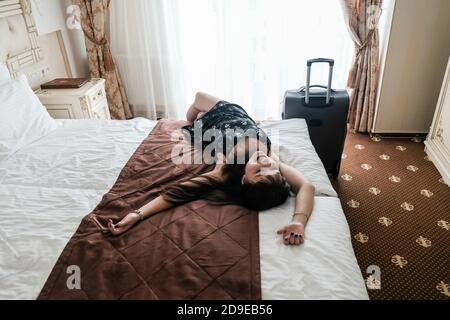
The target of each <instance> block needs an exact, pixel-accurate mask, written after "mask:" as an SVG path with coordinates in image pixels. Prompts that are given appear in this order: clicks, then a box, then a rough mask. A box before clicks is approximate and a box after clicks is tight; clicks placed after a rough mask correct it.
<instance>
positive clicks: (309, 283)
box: [0, 118, 368, 299]
mask: <svg viewBox="0 0 450 320" xmlns="http://www.w3.org/2000/svg"><path fill="white" fill-rule="evenodd" d="M57 122H58V128H57V129H55V130H53V131H52V132H50V133H49V134H47V135H45V136H44V137H43V138H41V139H39V140H37V141H34V142H33V143H31V144H29V145H26V146H24V147H22V148H21V149H19V150H17V151H16V152H15V153H14V154H12V155H10V156H8V157H6V158H3V160H2V161H1V162H0V219H1V221H2V223H1V225H0V287H1V288H2V290H1V291H0V299H35V298H36V297H37V295H38V294H39V292H40V290H41V288H42V286H43V285H44V283H45V281H46V279H47V277H48V275H49V273H50V271H51V269H52V267H53V265H54V264H55V262H56V260H57V258H58V256H59V254H60V253H61V251H62V250H63V248H64V246H65V244H66V243H67V241H68V240H69V238H70V237H71V235H72V234H73V233H74V232H75V230H76V228H77V227H78V225H79V223H80V221H81V219H82V218H83V216H85V215H86V214H87V213H89V212H90V211H92V209H93V208H94V207H95V206H96V205H97V204H98V203H99V201H100V200H101V198H102V196H103V194H105V193H106V192H107V191H108V190H109V188H111V186H112V185H113V184H114V182H115V180H116V179H117V176H118V174H119V173H120V170H121V169H122V167H123V166H124V165H125V163H126V162H127V160H128V159H129V158H130V156H131V155H132V154H133V152H134V150H135V149H136V148H137V147H138V146H139V144H140V143H141V141H142V140H143V139H144V138H145V137H146V136H147V135H148V134H149V132H150V131H151V130H152V128H153V127H154V126H155V124H156V122H155V121H151V120H147V119H143V118H138V119H134V120H128V121H105V120H58V121H57ZM262 127H263V128H264V129H265V130H266V131H267V132H268V133H269V135H270V137H271V139H272V140H273V141H274V144H275V148H278V149H279V154H280V158H281V159H282V160H283V161H286V162H287V163H289V164H291V165H293V166H295V167H297V168H298V169H299V170H301V171H302V172H303V173H304V174H305V175H306V176H307V177H308V178H309V179H310V180H311V181H313V183H314V184H315V185H316V189H317V190H316V197H315V206H314V211H313V214H312V217H311V220H310V222H309V224H308V226H307V229H306V241H305V244H304V245H303V246H301V247H291V246H285V245H284V244H282V243H281V239H280V238H279V237H278V236H277V235H276V233H275V231H276V227H278V226H280V225H282V224H284V223H285V222H288V221H289V219H290V216H291V213H292V210H293V206H294V198H293V197H291V198H289V200H288V201H287V202H286V203H285V204H284V205H282V206H280V207H277V208H274V209H271V210H268V211H264V212H260V213H259V235H260V257H261V261H260V262H261V289H262V298H263V299H368V295H367V291H366V289H365V283H364V280H363V278H362V275H361V272H360V269H359V267H358V264H357V261H356V258H355V255H354V252H353V248H352V246H351V239H350V232H349V228H348V225H347V222H346V220H345V217H344V214H343V211H342V208H341V204H340V201H339V199H338V198H337V197H336V193H335V192H334V190H333V188H332V187H331V185H330V183H329V181H328V178H327V177H326V174H325V172H324V169H323V167H322V165H321V163H320V161H319V160H318V157H317V154H316V153H315V151H314V148H313V146H312V145H311V143H310V140H309V137H308V131H307V128H306V124H305V122H304V121H303V120H301V119H293V120H287V121H268V122H263V123H262Z"/></svg>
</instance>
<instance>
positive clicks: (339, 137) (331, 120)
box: [282, 58, 349, 179]
mask: <svg viewBox="0 0 450 320" xmlns="http://www.w3.org/2000/svg"><path fill="white" fill-rule="evenodd" d="M318 62H325V63H328V64H329V66H330V69H329V70H330V71H329V76H328V86H327V87H325V86H321V85H313V86H311V85H310V80H311V66H312V65H313V64H314V63H318ZM333 67H334V60H332V59H324V58H319V59H311V60H308V62H307V76H306V86H305V87H302V88H300V89H297V90H288V91H286V93H285V96H284V104H283V113H282V118H283V119H291V118H303V119H305V120H306V123H307V124H308V130H309V135H310V138H311V141H312V144H313V145H314V148H315V149H316V152H317V154H318V155H319V157H320V160H322V163H323V165H324V167H325V170H326V172H327V173H328V174H329V175H330V176H332V177H333V178H334V179H335V178H336V177H337V176H338V174H339V168H340V165H341V159H342V151H343V149H344V142H345V137H346V135H347V114H348V106H349V97H348V93H347V91H346V90H332V89H331V81H332V77H333ZM311 88H314V89H315V90H311Z"/></svg>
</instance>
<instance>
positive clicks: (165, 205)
mask: <svg viewBox="0 0 450 320" xmlns="http://www.w3.org/2000/svg"><path fill="white" fill-rule="evenodd" d="M171 207H173V204H171V203H170V202H168V201H166V200H164V198H163V197H162V196H158V197H157V198H155V199H153V200H152V201H150V202H149V203H147V204H146V205H144V206H143V207H141V208H140V211H141V214H138V213H136V212H130V213H129V214H127V215H126V216H125V217H124V218H123V219H122V220H120V221H119V222H118V223H116V224H114V223H113V222H112V220H111V219H110V220H109V222H108V227H109V231H110V232H111V233H112V234H114V235H118V234H121V233H124V232H125V231H127V230H128V229H130V228H131V227H132V226H134V225H135V224H136V223H137V222H139V221H140V220H144V219H146V218H148V217H150V216H152V215H154V214H157V213H158V212H161V211H164V210H166V209H169V208H171ZM141 217H142V218H141Z"/></svg>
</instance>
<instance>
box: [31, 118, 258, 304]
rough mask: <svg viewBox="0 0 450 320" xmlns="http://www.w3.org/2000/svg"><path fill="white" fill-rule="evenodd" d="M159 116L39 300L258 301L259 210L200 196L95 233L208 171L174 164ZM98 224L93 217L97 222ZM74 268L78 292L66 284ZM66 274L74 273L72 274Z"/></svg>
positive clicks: (173, 124) (167, 129)
mask: <svg viewBox="0 0 450 320" xmlns="http://www.w3.org/2000/svg"><path fill="white" fill-rule="evenodd" d="M185 124H186V123H185V122H184V121H170V120H160V121H159V122H158V124H157V125H156V127H155V128H154V129H153V130H152V132H151V133H150V134H149V136H148V137H147V138H146V139H145V140H144V141H143V142H142V143H141V145H140V146H139V147H138V149H137V150H136V151H135V153H134V154H133V156H132V157H131V158H130V160H129V161H128V163H127V164H126V166H125V167H124V168H123V169H122V171H121V173H120V175H119V177H118V179H117V181H116V183H115V184H114V186H113V187H112V188H111V190H110V191H109V192H108V193H107V194H105V195H104V196H103V199H102V200H101V202H100V204H98V206H97V207H96V208H95V209H94V211H93V212H92V213H90V214H89V215H87V216H86V217H84V218H83V220H82V221H81V224H80V226H79V227H78V229H77V231H76V232H75V234H74V235H73V236H72V238H71V239H70V241H69V242H68V244H67V245H66V247H65V248H64V250H63V252H62V254H61V256H60V257H59V259H58V261H57V262H56V264H55V266H54V268H53V270H52V271H51V273H50V276H49V277H48V279H47V281H46V283H45V286H44V288H43V289H42V291H41V293H40V295H39V297H38V299H260V298H261V287H260V265H259V239H258V215H257V214H256V213H255V212H252V211H249V210H247V209H245V208H243V207H239V206H236V205H215V204H212V203H210V202H208V201H205V200H200V201H194V202H191V203H188V204H186V205H182V206H178V207H175V208H172V209H169V210H166V211H164V212H161V213H159V214H157V215H155V216H153V217H150V218H148V219H146V220H144V221H143V222H141V223H139V224H137V225H135V226H134V227H133V228H132V229H130V230H129V231H128V232H126V233H124V234H122V235H120V236H113V235H111V234H109V233H105V232H101V229H100V227H99V225H98V222H100V224H101V225H105V226H106V225H107V220H108V219H109V218H111V219H113V220H114V221H117V220H119V219H120V218H121V217H123V216H125V215H126V214H127V213H128V212H129V211H130V210H132V209H136V208H138V207H140V206H142V205H143V204H145V203H146V202H148V201H150V200H151V199H153V198H154V197H156V196H157V195H158V193H159V192H160V191H161V187H162V186H165V185H168V184H170V183H173V182H176V181H178V180H180V179H182V178H185V177H186V176H190V175H193V174H195V173H201V172H205V171H208V170H210V169H211V168H210V167H208V166H206V165H175V164H174V163H173V162H172V161H171V152H172V148H173V146H174V145H175V143H177V142H176V141H173V139H171V133H172V132H173V131H174V130H178V129H180V127H181V126H182V125H185ZM96 221H98V222H96ZM69 266H77V267H79V276H80V278H79V280H80V282H79V284H80V289H78V288H77V287H75V288H74V286H73V285H68V283H71V281H72V280H73V279H74V278H73V275H75V273H74V272H73V269H71V268H70V267H69ZM70 277H72V278H70Z"/></svg>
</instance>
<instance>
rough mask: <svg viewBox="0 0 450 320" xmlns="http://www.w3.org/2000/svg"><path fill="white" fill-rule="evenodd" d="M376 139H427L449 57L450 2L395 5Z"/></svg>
mask: <svg viewBox="0 0 450 320" xmlns="http://www.w3.org/2000/svg"><path fill="white" fill-rule="evenodd" d="M386 49H387V51H386V54H385V60H384V61H383V64H384V66H385V68H384V70H383V72H382V74H381V79H380V81H381V82H380V88H379V89H380V92H379V94H380V95H379V99H378V105H377V111H376V118H375V125H374V130H373V131H374V133H421V132H423V133H425V132H428V131H429V127H430V125H431V122H432V119H433V115H434V109H435V107H436V103H437V99H438V97H439V91H440V88H441V85H442V80H443V76H444V72H445V67H446V63H447V59H448V56H449V55H450V1H449V0H426V1H425V0H396V1H395V8H394V11H393V19H392V25H391V29H390V36H389V43H388V47H387V48H386Z"/></svg>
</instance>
